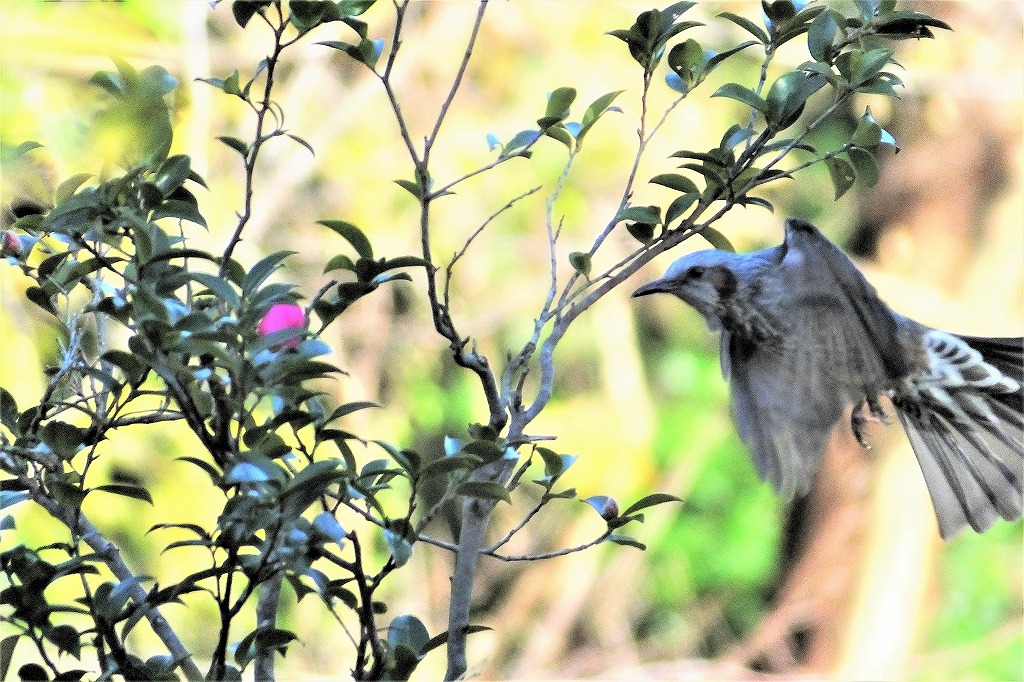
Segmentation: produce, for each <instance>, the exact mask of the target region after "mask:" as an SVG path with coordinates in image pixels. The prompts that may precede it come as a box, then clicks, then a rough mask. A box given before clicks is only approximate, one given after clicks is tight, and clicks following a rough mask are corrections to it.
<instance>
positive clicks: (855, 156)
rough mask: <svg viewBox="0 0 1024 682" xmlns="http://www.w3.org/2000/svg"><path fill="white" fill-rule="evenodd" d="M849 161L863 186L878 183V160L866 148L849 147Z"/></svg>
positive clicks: (869, 186)
mask: <svg viewBox="0 0 1024 682" xmlns="http://www.w3.org/2000/svg"><path fill="white" fill-rule="evenodd" d="M849 155H850V161H851V162H852V163H853V168H854V170H855V171H856V173H857V179H858V180H860V182H861V184H862V185H863V186H864V187H867V188H871V187H874V186H875V185H876V184H877V183H878V178H879V172H878V162H877V161H875V156H874V154H872V153H871V152H870V151H868V150H867V149H861V148H860V147H851V148H850V150H849Z"/></svg>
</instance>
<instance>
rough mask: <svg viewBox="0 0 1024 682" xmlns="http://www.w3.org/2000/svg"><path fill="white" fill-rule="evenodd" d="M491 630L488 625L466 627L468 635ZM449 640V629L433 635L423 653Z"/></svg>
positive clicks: (425, 645) (424, 646)
mask: <svg viewBox="0 0 1024 682" xmlns="http://www.w3.org/2000/svg"><path fill="white" fill-rule="evenodd" d="M490 630H491V628H489V627H487V626H486V625H469V626H467V627H466V634H467V635H471V634H473V633H474V632H488V631H490ZM447 642H448V631H447V630H446V631H444V632H442V633H441V634H439V635H435V636H434V637H431V638H430V641H428V642H427V643H426V644H424V645H423V651H422V653H424V654H425V653H427V652H428V651H433V650H434V649H436V648H437V647H439V646H441V645H443V644H445V643H447Z"/></svg>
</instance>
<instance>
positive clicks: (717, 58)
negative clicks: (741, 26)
mask: <svg viewBox="0 0 1024 682" xmlns="http://www.w3.org/2000/svg"><path fill="white" fill-rule="evenodd" d="M751 45H760V43H759V42H757V41H756V40H748V41H746V42H744V43H740V44H739V45H737V46H736V47H734V48H732V49H729V50H726V51H725V52H719V53H718V54H715V55H713V56H712V57H710V58H709V59H708V63H707V64H706V65H705V66H704V73H705V74H708V73H711V71H712V70H713V69H714V68H715V67H717V66H718V65H719V64H721V63H722V62H724V61H725V60H726V59H728V58H729V57H731V56H733V55H734V54H736V53H737V52H739V51H741V50H745V49H747V48H748V47H750V46H751Z"/></svg>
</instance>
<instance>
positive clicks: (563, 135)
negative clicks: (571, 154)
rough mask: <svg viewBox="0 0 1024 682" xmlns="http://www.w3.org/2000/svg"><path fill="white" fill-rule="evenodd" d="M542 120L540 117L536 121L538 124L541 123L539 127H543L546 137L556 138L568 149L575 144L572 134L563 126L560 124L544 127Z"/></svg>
mask: <svg viewBox="0 0 1024 682" xmlns="http://www.w3.org/2000/svg"><path fill="white" fill-rule="evenodd" d="M543 120H544V119H540V121H537V123H538V124H539V125H541V127H542V128H543V129H544V134H545V135H547V136H548V137H550V138H551V139H553V140H558V141H559V142H561V143H562V144H564V145H565V146H566V147H568V148H569V149H572V148H573V145H574V144H575V141H574V139H573V136H572V134H571V133H569V131H568V130H566V128H565V126H562V125H552V126H547V127H545V126H544V125H543V124H541V121H543Z"/></svg>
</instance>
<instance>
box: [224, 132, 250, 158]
mask: <svg viewBox="0 0 1024 682" xmlns="http://www.w3.org/2000/svg"><path fill="white" fill-rule="evenodd" d="M217 139H218V140H220V141H221V142H223V143H224V144H226V145H227V146H229V147H231V148H232V149H234V150H235V151H236V152H238V153H239V154H241V155H242V158H243V159H244V158H247V157H248V156H249V145H247V144H246V143H245V142H242V141H241V140H239V139H238V138H237V137H229V136H227V135H218V136H217Z"/></svg>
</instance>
